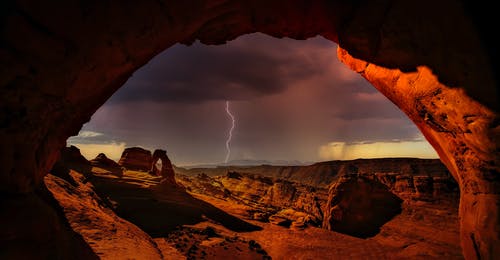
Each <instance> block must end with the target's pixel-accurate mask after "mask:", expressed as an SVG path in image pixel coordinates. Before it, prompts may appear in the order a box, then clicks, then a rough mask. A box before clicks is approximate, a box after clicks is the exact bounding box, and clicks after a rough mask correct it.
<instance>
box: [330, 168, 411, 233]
mask: <svg viewBox="0 0 500 260" xmlns="http://www.w3.org/2000/svg"><path fill="white" fill-rule="evenodd" d="M402 201H403V200H401V199H400V198H399V197H397V196H396V195H395V194H394V193H392V192H390V190H389V189H388V188H387V186H385V185H383V184H382V183H380V182H378V181H374V180H372V179H369V178H366V177H363V176H359V175H355V174H350V175H345V176H342V177H341V178H340V179H339V180H338V181H337V182H336V183H335V184H334V185H332V186H331V188H330V191H329V197H328V202H327V204H326V209H325V216H324V219H323V227H324V228H326V229H329V230H334V231H337V232H341V233H345V234H348V235H352V236H357V237H362V238H365V237H370V236H374V235H376V234H377V233H378V232H379V230H380V227H381V226H382V225H383V224H385V223H386V222H387V221H389V220H390V219H391V218H393V217H394V216H396V215H397V214H399V213H401V203H402Z"/></svg>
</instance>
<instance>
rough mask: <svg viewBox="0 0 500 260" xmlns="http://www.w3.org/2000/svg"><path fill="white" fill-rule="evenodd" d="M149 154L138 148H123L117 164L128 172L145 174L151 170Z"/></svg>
mask: <svg viewBox="0 0 500 260" xmlns="http://www.w3.org/2000/svg"><path fill="white" fill-rule="evenodd" d="M152 161H153V158H152V156H151V152H150V151H148V150H146V149H143V148H140V147H129V148H125V150H124V151H123V153H122V156H121V158H120V161H119V162H118V164H119V165H120V166H123V167H125V168H127V169H130V170H138V171H144V172H147V171H149V170H150V169H151V163H152Z"/></svg>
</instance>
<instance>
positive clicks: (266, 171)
mask: <svg viewBox="0 0 500 260" xmlns="http://www.w3.org/2000/svg"><path fill="white" fill-rule="evenodd" d="M228 171H237V172H239V173H249V174H259V175H262V176H267V177H271V178H277V179H283V180H289V181H293V182H298V183H302V184H306V185H310V186H314V187H325V188H327V187H328V186H329V185H330V184H331V183H332V182H333V181H335V180H336V179H337V178H338V176H340V175H343V174H352V173H360V174H370V173H395V174H400V175H404V174H407V175H429V176H444V177H446V178H448V177H450V174H449V171H448V169H446V167H445V166H444V165H443V163H441V161H439V160H438V159H416V158H383V159H358V160H350V161H328V162H320V163H315V164H312V165H308V166H271V165H262V166H252V167H236V166H228V167H217V168H212V169H210V168H199V169H196V168H193V169H182V168H177V172H179V173H181V174H185V175H191V176H194V175H196V174H199V173H202V172H203V173H205V174H207V175H210V176H217V175H224V174H226V172H228Z"/></svg>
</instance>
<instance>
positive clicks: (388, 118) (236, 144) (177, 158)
mask: <svg viewBox="0 0 500 260" xmlns="http://www.w3.org/2000/svg"><path fill="white" fill-rule="evenodd" d="M336 56H337V46H336V44H334V43H332V42H331V41H328V40H326V39H324V38H321V37H315V38H312V39H309V40H305V41H296V40H292V39H275V38H271V37H269V36H265V35H263V34H251V35H245V36H241V37H239V38H238V39H236V40H234V41H231V42H228V43H226V44H225V45H223V46H206V45H202V44H200V43H195V44H193V46H188V47H186V46H181V45H176V46H173V47H171V48H169V49H167V50H166V51H164V52H162V53H160V54H159V55H158V56H157V57H155V58H153V59H152V60H151V61H150V62H149V63H148V64H146V65H145V66H143V67H142V68H141V69H139V70H138V71H137V72H136V73H134V75H133V76H132V77H131V78H130V79H129V80H128V81H127V82H126V83H125V85H124V86H123V87H122V88H120V90H118V91H117V92H116V93H115V94H114V95H113V96H112V97H111V98H110V99H109V100H108V101H107V102H106V103H105V104H104V105H103V106H102V107H101V108H100V109H99V110H98V111H97V112H96V113H95V114H94V115H93V116H92V119H91V120H90V122H88V123H87V124H86V125H84V127H83V129H82V130H81V131H80V133H79V135H78V136H76V137H71V138H70V139H69V140H68V144H70V145H75V146H76V147H79V148H80V151H81V153H82V154H83V155H85V156H86V157H88V159H91V158H92V157H93V156H94V155H93V154H98V153H101V152H102V150H105V151H108V152H109V154H111V156H110V157H111V158H113V159H114V160H116V161H120V164H121V165H122V167H125V171H124V176H125V177H126V178H127V179H136V180H137V182H138V183H139V182H140V181H141V180H142V181H144V182H145V183H147V182H149V183H155V181H159V180H157V179H154V177H153V178H151V177H147V178H146V179H144V178H145V177H144V175H143V174H142V173H141V172H146V169H147V167H150V170H149V173H151V174H152V175H153V176H155V177H156V176H162V172H163V167H165V166H164V165H163V164H164V163H165V162H164V161H163V160H162V159H161V155H160V154H162V153H163V152H162V150H155V151H154V152H153V153H151V151H152V149H156V148H161V149H165V148H168V150H169V154H168V157H163V158H167V160H168V158H170V159H171V160H172V164H173V165H175V174H176V177H175V178H176V180H174V181H170V183H176V185H179V186H180V187H183V189H186V191H187V192H186V193H183V192H181V191H177V190H176V189H177V188H178V187H177V186H175V185H173V186H172V185H170V186H168V187H170V188H166V187H163V186H161V183H162V182H159V183H157V184H156V185H158V187H157V188H151V189H152V190H151V191H150V192H147V193H145V195H144V196H145V198H149V199H153V200H154V201H156V202H155V203H152V204H148V203H144V202H142V203H140V207H141V210H138V208H137V207H138V205H135V204H136V202H134V201H131V200H130V199H129V198H130V197H135V196H137V195H133V194H134V193H135V192H136V191H134V189H136V188H138V187H132V186H131V187H129V189H128V190H127V189H125V188H123V189H122V190H120V192H113V191H114V190H116V188H115V187H116V184H115V183H112V182H110V181H108V180H104V181H102V180H98V181H94V182H95V185H96V189H97V191H98V193H99V194H100V195H101V196H102V197H106V198H110V199H111V200H112V201H114V202H115V211H116V212H117V213H118V215H119V216H122V217H124V218H125V219H127V220H129V221H131V222H132V223H134V224H136V225H138V226H139V227H140V228H141V229H143V230H144V231H146V232H147V233H148V234H149V235H151V236H153V238H155V239H160V240H161V239H164V238H168V239H169V240H170V242H169V243H167V244H169V245H170V246H174V245H175V243H177V242H176V241H181V240H182V239H184V236H185V235H186V234H187V233H193V232H194V233H196V232H197V231H196V229H194V230H192V229H190V228H191V227H190V228H187V227H186V225H193V224H196V225H198V226H203V225H206V224H204V223H205V222H204V219H202V218H199V216H197V214H199V211H200V210H201V211H202V212H204V209H203V210H202V209H199V208H197V207H195V206H193V205H196V204H199V203H203V205H205V207H207V208H211V207H213V206H216V207H218V208H220V209H221V210H222V212H225V213H219V214H226V213H229V214H231V215H234V216H237V217H238V218H241V219H242V221H243V222H242V223H240V222H239V221H238V220H236V219H231V218H229V220H230V221H229V220H228V219H227V218H222V219H221V218H216V219H215V220H216V221H217V222H220V223H221V225H222V226H223V227H225V228H229V229H230V230H233V231H234V230H235V229H236V230H239V231H240V232H241V239H243V240H245V239H246V240H251V241H255V243H257V245H259V247H262V250H263V252H266V251H265V250H268V251H270V252H272V254H271V255H275V256H277V257H279V256H280V255H282V254H283V253H284V252H283V251H278V252H276V248H280V247H284V246H283V243H292V241H296V240H297V238H296V237H298V239H299V240H300V239H307V240H308V241H309V243H308V244H306V245H304V246H302V247H300V248H298V249H297V248H296V251H297V252H301V254H304V256H312V255H315V254H318V252H313V251H315V250H318V248H321V244H322V242H320V241H319V240H318V238H316V237H315V236H318V237H321V236H326V237H329V239H331V240H332V241H333V242H335V243H340V242H338V241H337V240H339V238H336V237H334V235H332V234H338V233H336V232H339V233H342V234H345V235H347V237H349V238H346V237H343V238H342V239H344V240H345V239H346V240H345V241H349V242H350V243H357V244H359V247H353V248H352V250H353V251H356V250H358V251H363V250H364V249H363V248H365V247H368V246H371V245H372V243H371V242H367V243H365V244H363V243H362V241H361V240H356V239H359V238H362V239H365V238H368V237H371V238H373V239H374V240H375V241H377V242H375V244H377V243H380V242H378V241H383V242H382V243H381V247H384V248H389V247H390V246H392V244H393V243H395V241H394V240H391V239H385V238H382V236H381V235H380V233H381V230H383V233H384V234H385V235H387V234H390V235H391V236H399V237H400V236H401V234H407V235H405V236H404V237H405V239H406V241H405V242H401V241H404V240H405V239H401V238H400V240H401V241H400V242H401V243H407V244H414V243H416V242H415V241H417V239H416V238H415V237H419V239H420V240H425V241H426V242H425V243H417V246H414V247H413V248H414V251H415V252H421V251H423V250H427V249H425V248H426V247H434V248H435V249H434V250H435V252H436V253H438V252H439V253H443V254H445V255H450V256H456V255H459V254H460V247H459V242H458V240H457V238H458V220H457V201H458V195H457V194H458V191H457V188H456V184H455V183H454V181H453V179H452V177H451V175H450V174H449V172H448V171H447V170H446V168H445V167H444V166H443V165H442V164H441V163H440V162H439V160H437V154H436V153H435V152H434V150H433V149H432V147H431V146H430V145H429V144H428V143H427V141H426V140H425V138H424V137H423V136H422V135H421V133H420V132H419V130H418V129H417V128H416V127H415V125H414V124H413V123H412V122H411V121H409V120H408V118H407V117H406V115H404V114H403V113H401V111H400V110H398V109H397V107H396V106H394V104H392V103H391V102H390V101H389V100H388V99H387V98H385V97H384V96H383V95H382V94H381V93H379V92H378V91H377V90H376V89H373V87H372V86H371V85H370V84H369V83H368V82H366V80H364V79H363V78H362V77H360V76H359V75H358V74H357V73H355V72H353V71H350V70H348V69H347V67H345V65H343V64H341V63H340V62H339V61H338V58H337V57H336ZM229 104H231V106H229ZM229 113H231V116H232V117H228V115H229ZM230 118H231V119H233V120H235V121H234V123H235V125H234V127H233V128H232V129H233V132H231V133H229V132H228V131H229V129H230V127H231V122H228V121H230V120H229V119H230ZM229 134H231V138H232V139H231V140H230V139H228V137H229ZM228 140H229V141H231V142H230V143H228ZM224 144H227V145H230V147H229V148H230V150H226V149H224V148H225V147H224ZM131 146H142V147H146V148H140V147H135V148H133V147H132V148H127V149H129V150H128V152H123V149H124V148H126V147H131ZM274 146H277V148H276V147H274ZM99 149H100V150H99ZM227 152H232V154H227ZM134 153H135V155H133V154H134ZM192 154H194V155H192ZM305 154H306V156H304V155H305ZM307 154H309V155H307ZM190 155H191V156H192V157H191V158H190V157H189V156H190ZM165 156H166V153H165ZM225 156H226V158H230V159H231V160H230V161H228V162H224V160H223V158H224V157H225ZM134 157H135V158H134ZM419 157H420V159H417V158H419ZM360 158H361V159H360ZM377 158H378V159H377ZM422 158H428V159H422ZM335 160H337V162H336V161H335ZM339 160H341V161H339ZM141 161H142V162H143V163H142V162H141ZM149 162H150V163H149ZM134 164H135V165H134ZM142 164H144V167H143V168H141V166H140V165H142ZM148 165H151V166H148ZM167 165H170V162H169V163H168V164H167ZM170 167H172V166H170ZM127 169H130V170H127ZM283 172H286V174H283ZM419 176H422V177H428V178H429V179H430V182H429V183H425V184H424V185H421V186H424V189H428V190H426V191H425V192H420V193H417V190H416V189H415V188H414V187H415V186H417V185H418V184H417V183H416V179H417V177H419ZM401 177H405V178H401ZM98 178H105V177H103V175H102V174H101V175H100V176H99V177H98ZM98 178H97V179H98ZM172 178H173V177H172ZM398 178H400V179H401V180H402V181H400V180H398ZM439 179H442V182H443V183H445V184H444V186H437V185H435V184H434V182H436V183H437V184H440V182H439V181H438V180H439ZM112 180H116V179H112ZM241 185H246V188H244V189H243V190H241V188H240V186H241ZM446 185H447V186H446ZM151 187H155V186H151ZM255 187H260V188H259V189H255ZM109 191H111V192H109ZM434 191H436V195H435V194H434ZM173 193H175V194H176V195H175V196H172V194H173ZM168 196H170V197H175V198H176V199H171V198H169V199H165V197H168ZM207 198H208V199H207ZM413 201H417V202H418V203H421V204H422V205H419V206H417V203H413ZM442 201H444V202H443V203H442V204H443V205H444V206H443V205H441V204H440V203H441V202H442ZM173 204H174V205H175V204H186V205H187V206H186V208H182V207H178V206H173ZM189 204H193V205H191V206H189ZM436 206H443V208H444V211H446V212H448V213H449V215H450V216H451V217H447V218H445V220H440V221H438V222H439V223H441V224H439V225H437V224H435V223H436V220H437V219H438V217H437V216H436V214H435V213H432V212H431V210H430V209H431V208H432V207H436ZM189 207H192V212H189V210H188V209H187V208H189ZM234 207H244V208H245V209H242V210H240V211H235V210H234ZM176 211H177V212H176ZM204 214H207V213H204ZM425 214H427V215H428V216H426V217H425V218H422V215H425ZM147 215H149V216H147ZM215 215H217V214H215ZM211 216H214V214H212V215H211ZM183 218H184V219H183ZM418 218H420V219H419V221H417V222H413V219H418ZM212 220H214V219H212ZM391 220H392V222H391ZM245 221H246V222H248V223H246V224H244V223H245ZM430 221H433V224H432V225H431V224H430V223H431V222H430ZM233 222H235V223H240V224H235V223H233ZM408 223H412V224H415V225H417V224H416V223H418V225H419V226H420V227H421V228H420V229H419V230H418V231H417V232H409V231H408V230H407V229H404V228H401V227H400V226H403V225H408ZM385 224H387V225H386V226H385V227H383V226H384V225H385ZM274 225H275V226H277V227H280V228H281V227H283V228H285V229H284V230H281V231H279V230H274V228H275V227H274ZM174 228H179V229H180V230H178V231H175V229H174ZM207 228H213V229H214V230H215V231H213V232H215V233H216V236H224V235H227V234H224V232H221V231H220V227H219V226H208V227H207ZM309 228H310V229H311V230H313V231H310V233H311V234H308V235H305V232H304V231H303V230H305V229H309ZM322 229H323V230H331V231H333V232H332V234H328V233H326V234H323V233H321V232H322V231H320V230H322ZM437 229H441V232H442V233H444V234H446V235H445V238H444V239H438V240H433V239H431V237H429V236H422V235H421V233H422V232H423V231H424V230H425V231H427V233H428V234H432V233H433V232H434V231H436V230H437ZM255 230H259V231H257V232H260V233H258V235H255V234H246V233H247V232H248V231H252V232H255ZM289 230H291V232H297V233H295V234H293V235H292V234H290V233H289V232H290V231H289ZM269 232H280V233H281V234H282V235H283V236H284V239H282V240H281V242H280V243H276V242H275V241H274V242H273V241H270V240H267V239H265V238H264V237H267V236H268V234H269ZM419 232H420V233H419ZM332 236H333V237H332ZM453 236H455V237H454V238H453ZM201 242H203V241H198V244H196V243H195V245H196V246H197V247H199V246H200V245H201V244H200V243H201ZM172 243H173V244H172ZM293 243H295V242H293ZM443 244H444V245H446V246H447V247H448V248H446V247H442V246H436V245H443ZM214 248H216V249H214V250H215V251H217V248H218V247H217V246H214ZM187 249H188V248H185V247H181V248H180V252H182V253H187V251H186V250H187ZM205 249H206V250H211V249H210V247H206V248H205ZM212 249H213V248H212ZM287 250H288V249H287ZM386 250H388V249H386ZM419 250H420V251H419ZM440 250H441V251H440ZM320 251H321V250H320ZM219 253H220V252H219ZM386 253H387V252H386ZM266 254H267V252H266ZM389 254H391V253H389ZM392 254H396V253H392ZM399 254H403V253H402V252H399Z"/></svg>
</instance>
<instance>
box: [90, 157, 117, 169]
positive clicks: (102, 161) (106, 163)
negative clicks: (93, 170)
mask: <svg viewBox="0 0 500 260" xmlns="http://www.w3.org/2000/svg"><path fill="white" fill-rule="evenodd" d="M90 164H92V165H93V166H99V167H105V168H119V167H120V165H119V164H118V163H116V162H115V161H113V160H111V159H109V158H108V157H107V156H106V155H105V154H103V153H100V154H98V155H97V156H96V157H95V158H94V159H92V160H90Z"/></svg>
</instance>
